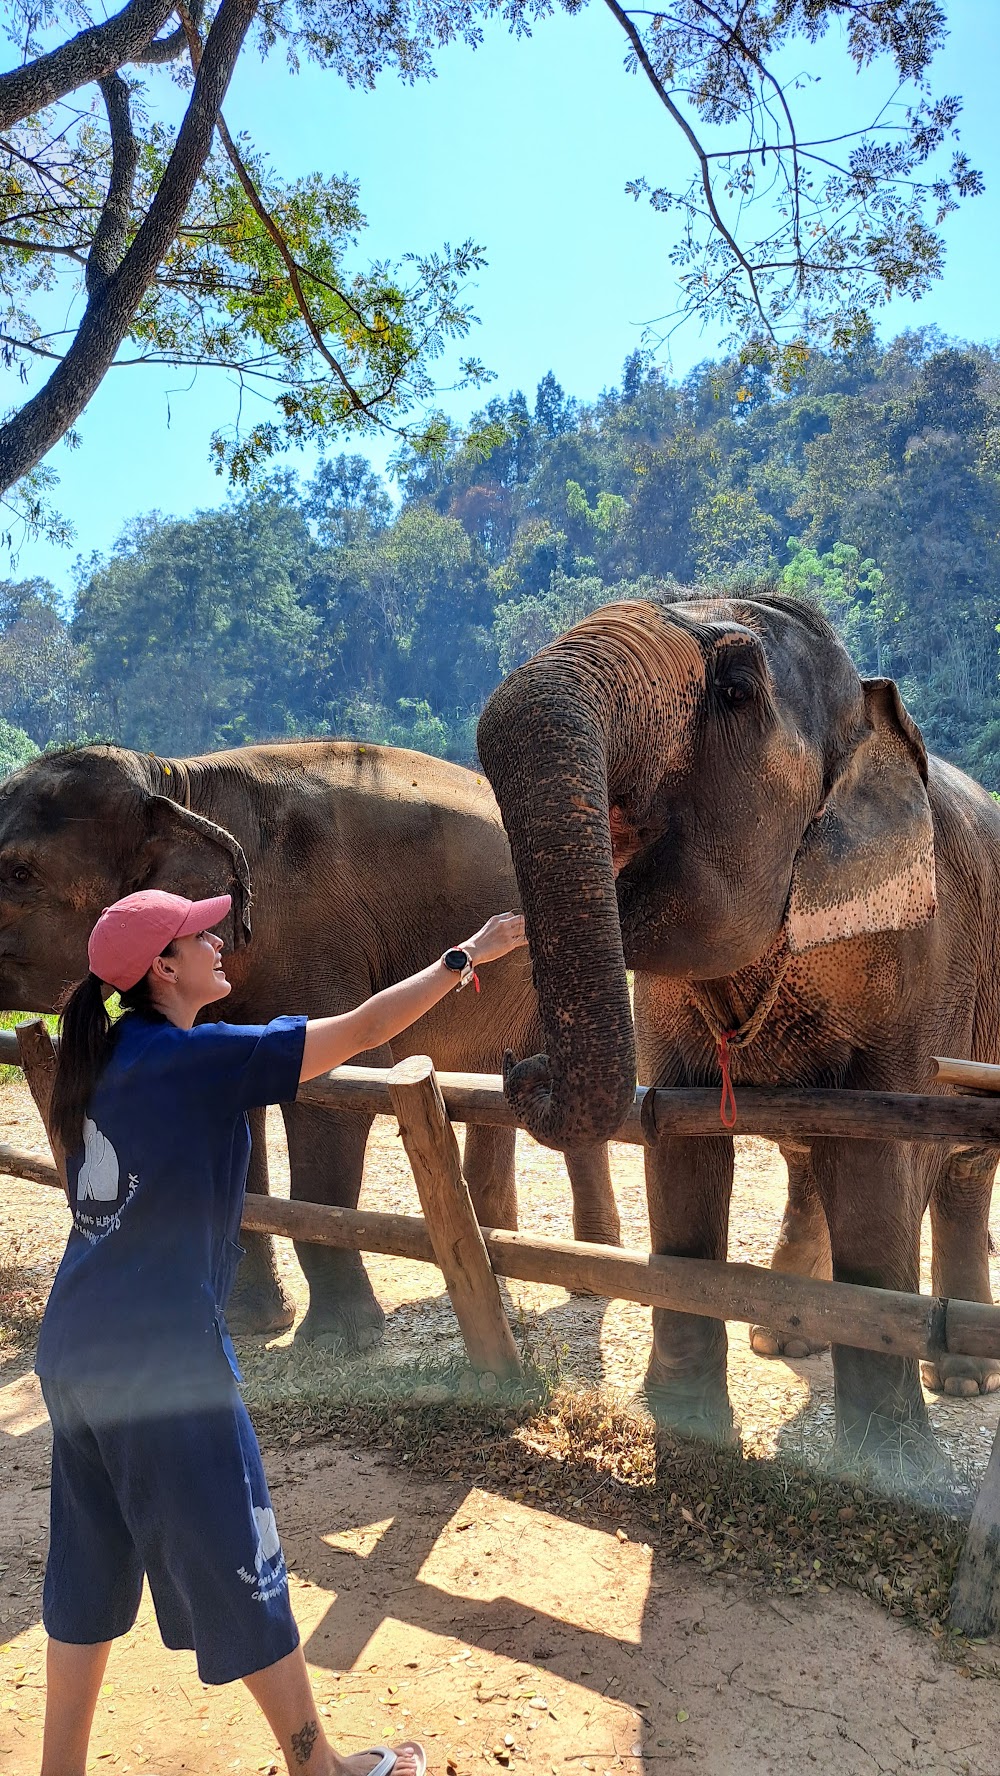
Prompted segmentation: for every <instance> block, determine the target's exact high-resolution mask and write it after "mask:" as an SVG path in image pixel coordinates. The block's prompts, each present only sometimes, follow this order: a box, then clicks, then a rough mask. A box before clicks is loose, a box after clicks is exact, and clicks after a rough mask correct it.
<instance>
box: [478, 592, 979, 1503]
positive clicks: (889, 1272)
mask: <svg viewBox="0 0 1000 1776" xmlns="http://www.w3.org/2000/svg"><path fill="white" fill-rule="evenodd" d="M479 751H480V756H481V758H482V760H483V764H484V767H485V769H486V772H487V775H488V776H489V778H490V781H491V782H492V784H493V787H494V789H495V791H496V794H497V800H498V802H499V804H500V809H501V812H502V814H503V818H504V823H505V825H506V827H507V831H508V834H509V836H510V840H511V848H512V851H513V856H514V864H515V868H516V871H517V878H518V883H519V886H520V890H521V898H522V905H523V907H524V913H525V920H526V925H527V932H528V939H529V944H530V948H531V955H532V962H533V967H534V974H535V981H536V985H537V987H538V994H539V1011H540V1017H541V1023H542V1030H543V1034H544V1045H543V1047H542V1049H541V1051H540V1052H539V1054H537V1055H535V1056H534V1057H532V1058H530V1059H529V1060H528V1061H526V1062H525V1063H523V1064H522V1066H521V1067H519V1068H513V1069H512V1070H511V1071H510V1073H509V1076H508V1079H507V1091H508V1096H509V1097H510V1100H511V1102H512V1103H513V1104H515V1105H516V1106H517V1108H518V1112H519V1114H520V1115H521V1116H522V1117H523V1119H524V1120H525V1122H526V1123H527V1125H528V1127H529V1128H530V1129H531V1132H532V1133H534V1134H535V1135H536V1136H537V1137H538V1138H539V1139H540V1140H543V1141H546V1142H548V1143H549V1145H551V1146H556V1147H558V1146H561V1145H564V1144H565V1143H566V1141H567V1140H572V1141H575V1142H580V1141H586V1140H588V1139H590V1140H601V1139H604V1138H606V1137H607V1136H609V1135H610V1134H611V1133H612V1132H613V1127H614V1123H615V1119H616V1118H620V1116H621V1114H622V1110H623V1107H624V1106H625V1105H627V1103H628V1101H629V1099H630V1097H631V1094H632V1091H633V1089H634V1085H635V1080H636V1075H637V1073H638V1077H639V1078H640V1079H642V1080H644V1081H648V1082H651V1083H659V1084H662V1085H710V1084H713V1083H718V1081H719V1078H720V1063H719V1050H718V1047H717V1039H718V1035H719V1033H720V1032H721V1031H725V1030H729V1031H740V1030H743V1031H744V1032H746V1031H747V1030H750V1031H751V1034H750V1035H749V1036H748V1038H747V1042H746V1045H745V1046H742V1047H741V1046H740V1044H739V1042H737V1044H736V1046H735V1047H734V1048H733V1051H732V1059H731V1064H732V1077H733V1081H734V1083H735V1087H736V1094H737V1099H738V1096H739V1088H740V1085H741V1084H748V1085H749V1084H759V1085H784V1086H822V1087H838V1086H839V1087H851V1088H855V1089H869V1090H883V1091H916V1092H924V1091H933V1090H935V1089H940V1088H939V1087H936V1086H935V1084H934V1081H933V1080H932V1077H931V1065H930V1057H931V1055H932V1054H935V1053H946V1054H952V1055H959V1056H973V1057H974V1058H976V1059H978V1060H987V1061H997V1060H1000V978H998V964H997V955H996V937H995V934H996V930H997V927H998V920H1000V809H998V807H997V806H996V804H995V803H994V802H993V801H992V800H991V798H990V797H989V796H988V795H986V794H985V792H984V791H983V790H982V789H980V788H979V787H978V785H976V784H975V783H973V782H972V781H971V780H970V779H969V778H967V777H965V776H963V775H962V773H961V772H959V771H956V770H954V769H953V768H952V767H951V766H949V765H947V764H945V763H943V762H942V761H940V760H936V759H932V760H930V761H929V762H928V759H927V755H926V752H925V749H924V745H923V741H922V738H921V736H920V733H919V730H918V729H917V727H916V726H915V724H914V722H913V721H912V720H911V718H910V716H909V715H908V713H907V711H906V710H905V708H904V707H903V704H902V702H901V700H900V698H899V694H898V692H897V690H896V687H895V685H894V684H892V683H891V681H889V680H885V679H876V680H870V681H867V682H863V681H862V680H861V679H860V678H859V677H858V674H857V672H856V671H855V669H854V666H853V665H852V663H851V661H850V659H849V657H848V655H847V653H846V652H845V650H844V648H843V646H842V644H841V643H840V641H839V640H838V638H837V637H836V635H835V634H834V632H833V630H832V629H831V628H830V626H829V625H828V624H827V623H826V622H825V620H824V619H823V618H822V617H821V616H820V615H819V614H818V613H817V612H816V611H814V610H813V609H812V608H811V607H810V606H808V605H807V604H804V603H800V602H798V601H795V600H790V599H783V598H780V597H777V596H771V595H768V596H762V597H759V598H746V599H739V598H734V599H722V598H712V597H707V596H705V597H702V596H698V595H694V596H691V595H686V594H679V595H678V594H673V595H669V594H663V595H662V596H656V597H651V598H649V599H648V600H638V601H631V602H627V603H622V604H619V605H612V606H608V607H607V608H606V609H604V610H601V611H597V612H595V613H594V615H593V616H591V617H588V618H586V619H585V620H584V621H583V622H582V623H580V624H578V625H577V626H576V627H575V628H574V629H572V630H570V631H568V633H567V634H566V635H564V636H562V637H560V638H559V639H558V640H556V641H555V642H553V643H552V644H550V645H549V646H548V647H547V648H545V649H543V650H542V652H541V653H540V654H538V655H536V656H535V657H534V659H532V660H529V661H528V662H527V663H526V664H525V665H524V666H522V667H519V668H518V669H517V670H516V671H515V672H513V673H512V674H511V675H510V676H509V678H507V679H506V680H505V681H504V683H503V684H502V685H500V686H499V687H498V689H497V690H496V691H495V692H494V694H493V696H492V697H491V699H490V701H489V703H488V704H487V706H486V709H485V710H484V712H483V716H482V719H481V722H480V726H479ZM627 966H628V967H632V968H633V969H634V970H635V1020H634V1034H633V1025H632V1022H631V1019H630V1016H629V1009H628V996H627V986H626V975H625V970H626V967H627ZM758 1008H762V1011H761V1015H760V1016H759V1017H755V1016H754V1014H755V1012H757V1011H758ZM997 1157H998V1154H997V1151H996V1150H994V1149H986V1148H974V1149H973V1148H965V1149H949V1148H948V1147H947V1146H945V1145H944V1144H926V1145H924V1146H922V1147H919V1148H911V1147H906V1146H900V1145H898V1144H896V1145H894V1144H892V1143H891V1142H877V1141H856V1140H852V1141H835V1140H816V1141H813V1142H811V1143H805V1144H803V1145H802V1146H801V1147H797V1148H796V1150H795V1152H794V1153H793V1154H792V1156H791V1162H790V1184H791V1189H790V1198H789V1207H788V1210H787V1212H786V1216H785V1221H784V1224H783V1228H782V1235H781V1238H780V1240H779V1245H778V1249H777V1252H776V1263H777V1265H778V1267H779V1268H784V1269H796V1270H801V1271H802V1272H804V1273H805V1274H811V1275H822V1274H829V1273H830V1272H829V1268H828V1267H831V1266H832V1273H833V1275H834V1276H835V1277H837V1278H839V1279H841V1280H843V1281H849V1282H858V1283H869V1284H874V1285H876V1286H879V1287H884V1288H894V1289H903V1290H915V1289H916V1288H917V1287H918V1283H919V1229H920V1220H921V1216H922V1213H923V1210H924V1208H925V1207H926V1206H927V1205H928V1203H929V1204H930V1208H931V1215H932V1223H933V1238H934V1267H935V1279H934V1286H935V1289H936V1290H937V1291H938V1292H940V1293H942V1294H945V1295H956V1296H963V1297H965V1298H967V1299H972V1300H984V1301H988V1300H989V1299H990V1290H989V1270H988V1232H987V1218H988V1214H989V1201H990V1191H991V1187H992V1179H993V1173H994V1170H995V1167H996V1162H997ZM732 1167H733V1143H732V1139H731V1137H730V1136H729V1135H728V1134H727V1133H726V1132H725V1130H724V1129H722V1128H721V1127H720V1132H719V1135H718V1137H710V1138H703V1139H678V1138H670V1139H660V1140H659V1141H656V1142H655V1143H654V1144H653V1145H651V1146H650V1147H649V1148H648V1150H647V1163H646V1182H647V1194H648V1200H649V1212H650V1227H651V1231H652V1241H653V1250H654V1251H655V1252H660V1253H671V1254H676V1255H680V1256H685V1255H688V1256H692V1257H700V1258H712V1259H722V1258H724V1257H725V1255H726V1240H727V1229H728V1212H729V1199H730V1192H731V1188H732ZM770 1336H771V1335H769V1334H768V1333H767V1331H766V1329H765V1328H755V1331H754V1338H755V1342H756V1343H757V1344H758V1347H759V1348H761V1349H766V1348H768V1340H769V1338H770ZM786 1348H787V1347H786ZM788 1354H791V1352H790V1351H789V1353H788ZM799 1354H804V1353H799ZM834 1367H835V1377H836V1395H837V1423H838V1431H839V1436H840V1440H841V1443H842V1445H843V1446H844V1447H846V1449H847V1450H849V1451H850V1452H853V1453H854V1454H855V1455H857V1456H858V1457H860V1458H861V1459H862V1460H868V1459H874V1460H876V1461H881V1460H883V1459H885V1460H888V1461H891V1462H892V1463H893V1464H894V1465H895V1466H896V1467H897V1468H898V1466H899V1464H900V1462H902V1465H903V1467H904V1468H907V1469H909V1470H912V1471H916V1472H919V1471H922V1470H923V1469H924V1468H925V1466H926V1464H927V1463H928V1462H932V1463H933V1461H934V1460H935V1455H934V1449H933V1443H932V1440H931V1437H930V1432H929V1428H928V1423H927V1415H926V1408H925V1406H924V1400H923V1395H922V1392H921V1389H920V1385H919V1379H918V1375H917V1366H916V1364H915V1363H914V1362H909V1361H903V1360H901V1359H898V1358H890V1357H882V1356H878V1355H874V1354H866V1353H864V1352H858V1351H851V1350H845V1349H837V1350H835V1352H834ZM925 1378H926V1379H927V1380H928V1381H929V1382H930V1383H931V1385H936V1386H941V1387H945V1388H947V1389H949V1391H955V1392H959V1393H961V1392H975V1391H978V1390H979V1389H983V1390H984V1391H986V1390H988V1389H990V1388H992V1387H994V1386H996V1385H997V1384H998V1382H1000V1366H998V1365H997V1364H996V1363H992V1362H981V1363H980V1362H976V1363H970V1362H966V1361H965V1360H964V1359H961V1360H960V1359H954V1358H949V1359H943V1360H942V1361H941V1362H940V1363H938V1364H937V1365H934V1366H933V1369H932V1370H931V1371H928V1372H926V1373H925ZM647 1387H648V1393H649V1397H650V1400H651V1402H652V1404H653V1405H654V1407H655V1408H656V1410H657V1411H658V1412H659V1413H660V1414H661V1415H662V1417H663V1418H664V1419H665V1420H667V1421H669V1422H670V1423H671V1424H673V1425H674V1426H675V1427H677V1428H678V1429H680V1430H682V1431H684V1430H689V1431H694V1432H696V1433H698V1434H706V1433H710V1434H714V1435H718V1436H721V1437H729V1436H731V1435H732V1414H731V1409H730V1405H729V1400H728V1393H727V1387H726V1342H725V1332H724V1328H721V1327H719V1326H716V1325H715V1324H714V1323H713V1322H712V1321H710V1320H707V1319H702V1318H699V1317H697V1316H691V1315H680V1314H671V1313H667V1312H661V1311H659V1310H657V1311H656V1312H655V1313H654V1315H653V1351H652V1356H651V1360H650V1365H649V1372H648V1377H647Z"/></svg>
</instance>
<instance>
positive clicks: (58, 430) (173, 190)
mask: <svg viewBox="0 0 1000 1776" xmlns="http://www.w3.org/2000/svg"><path fill="white" fill-rule="evenodd" d="M256 10H257V0H222V4H221V6H220V7H219V10H218V13H217V14H216V17H215V22H214V24H213V25H212V29H211V30H210V32H209V34H208V41H207V42H206V44H205V53H204V56H203V57H202V62H201V67H200V68H199V70H198V73H197V76H196V78H195V83H194V90H193V92H192V94H191V100H190V103H189V105H188V108H187V111H186V112H185V115H184V121H183V123H182V124H181V127H180V131H179V134H178V137H177V143H176V146H175V148H174V152H173V154H172V155H171V157H170V160H169V162H168V163H167V167H166V170H165V172H164V174H163V178H162V180H161V181H160V187H159V190H158V191H157V193H156V196H155V197H154V199H153V201H152V203H151V204H150V207H149V211H148V214H147V216H146V218H145V221H144V222H143V224H142V227H141V228H140V229H139V232H138V234H137V235H136V237H135V239H134V241H133V242H132V245H131V246H130V248H129V250H128V252H127V253H126V254H125V257H124V259H123V260H122V262H121V264H120V266H119V267H118V269H117V271H116V272H114V274H113V275H112V276H111V277H109V278H108V279H107V280H106V282H105V283H104V284H103V286H102V288H101V289H100V290H99V291H98V292H97V293H96V294H95V295H93V296H92V297H91V299H90V301H89V302H88V304H87V308H86V311H85V313H84V316H83V320H82V321H81V323H80V327H79V330H78V332H77V335H76V338H75V339H74V341H73V343H72V345H71V346H70V348H69V350H68V351H67V353H66V356H65V357H64V358H63V361H62V363H61V364H60V365H59V367H58V369H57V370H55V371H54V372H53V374H52V376H51V377H50V378H49V380H48V382H47V383H46V384H45V386H44V388H42V389H40V390H39V392H38V393H37V395H34V396H33V397H32V399H31V400H30V401H28V402H27V403H26V405H25V406H24V407H22V409H21V411H20V412H19V413H17V414H15V415H14V417H13V418H12V419H10V420H8V421H7V423H6V424H5V425H3V426H0V492H3V491H4V490H5V489H6V488H8V487H10V486H11V485H12V484H13V483H14V482H15V481H17V480H19V479H20V477H21V476H22V475H25V474H27V472H28V470H29V469H32V468H34V466H35V464H36V463H37V462H39V461H40V460H41V458H42V457H43V456H44V455H45V453H46V451H47V450H50V449H51V447H52V445H53V444H54V443H56V442H57V440H58V439H59V438H61V437H62V436H63V434H64V433H65V432H66V431H67V430H68V429H69V427H70V426H71V425H72V424H73V423H74V421H75V420H77V419H78V418H79V416H80V414H81V413H82V411H83V409H84V407H86V405H87V402H88V401H89V400H90V398H91V396H92V395H93V393H94V391H95V390H96V389H97V388H98V387H99V385H100V382H101V379H102V377H103V376H104V374H105V372H106V371H107V370H108V368H109V366H110V365H111V363H112V362H113V361H114V357H115V354H116V352H117V351H118V348H119V346H120V345H121V343H122V341H123V339H125V337H126V335H127V333H128V331H129V328H130V326H131V325H132V322H133V320H134V318H135V313H136V310H137V309H138V307H139V304H140V302H141V301H142V298H143V296H144V294H145V292H146V290H147V289H148V287H149V285H150V283H151V282H152V281H153V278H154V277H155V275H156V269H157V267H158V265H159V263H160V261H161V259H162V258H163V256H164V254H165V253H166V251H167V248H168V247H169V245H170V243H171V241H172V240H173V239H174V238H175V236H176V234H177V231H178V229H179V227H180V224H181V222H182V220H183V217H184V212H185V210H186V209H187V206H188V204H189V203H190V201H191V195H192V192H193V191H194V188H195V185H196V184H197V181H198V178H199V176H200V174H201V171H202V168H203V167H204V165H205V161H206V159H207V158H208V155H209V152H210V150H211V146H212V138H213V136H214V134H215V126H216V122H217V120H218V116H219V111H220V110H221V107H222V101H223V98H224V97H225V93H226V89H227V87H228V85H229V81H230V79H231V77H232V72H233V68H234V67H235V65H236V61H237V58H238V56H239V53H240V50H241V49H242V47H243V42H244V39H245V37H246V34H247V32H248V30H249V29H250V25H251V23H252V22H253V17H254V14H255V12H256Z"/></svg>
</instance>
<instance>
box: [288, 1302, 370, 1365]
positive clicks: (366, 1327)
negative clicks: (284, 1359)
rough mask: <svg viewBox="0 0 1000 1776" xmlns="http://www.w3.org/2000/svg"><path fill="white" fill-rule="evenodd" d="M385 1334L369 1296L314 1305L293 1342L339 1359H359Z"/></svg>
mask: <svg viewBox="0 0 1000 1776" xmlns="http://www.w3.org/2000/svg"><path fill="white" fill-rule="evenodd" d="M384 1332H385V1314H384V1313H383V1312H382V1309H381V1308H380V1307H379V1304H378V1302H377V1301H376V1300H375V1299H374V1297H370V1298H369V1299H368V1300H363V1299H362V1300H359V1301H347V1302H345V1301H340V1302H338V1303H337V1304H336V1305H331V1306H321V1305H319V1304H314V1305H313V1306H312V1307H310V1309H309V1311H308V1313H307V1314H306V1316H305V1319H304V1320H303V1321H302V1324H301V1326H300V1327H299V1329H298V1331H297V1332H296V1334H295V1341H296V1343H298V1341H299V1339H301V1340H302V1342H303V1343H304V1344H311V1345H313V1346H315V1348H316V1349H317V1350H325V1351H332V1352H335V1353H336V1355H337V1356H339V1357H360V1356H362V1355H363V1354H364V1352H365V1351H370V1350H374V1349H375V1347H376V1345H379V1344H381V1342H382V1337H383V1334H384Z"/></svg>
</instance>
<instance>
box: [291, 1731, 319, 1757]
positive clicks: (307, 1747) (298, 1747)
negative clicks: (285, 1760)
mask: <svg viewBox="0 0 1000 1776" xmlns="http://www.w3.org/2000/svg"><path fill="white" fill-rule="evenodd" d="M318 1738H319V1727H318V1726H317V1724H316V1722H315V1721H314V1720H307V1721H306V1722H305V1724H304V1726H302V1727H300V1728H299V1731H298V1732H297V1733H293V1734H292V1751H293V1752H294V1754H295V1762H296V1763H297V1764H307V1763H308V1762H309V1759H310V1758H311V1757H312V1754H313V1747H314V1745H315V1744H316V1741H317V1739H318Z"/></svg>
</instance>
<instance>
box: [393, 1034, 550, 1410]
mask: <svg viewBox="0 0 1000 1776" xmlns="http://www.w3.org/2000/svg"><path fill="white" fill-rule="evenodd" d="M386 1084H387V1085H388V1088H389V1095H390V1097H391V1099H392V1104H393V1108H394V1110H395V1112H396V1115H397V1116H398V1118H399V1132H400V1134H401V1135H402V1137H403V1146H404V1147H405V1148H406V1152H407V1157H408V1158H409V1161H410V1165H411V1166H412V1167H413V1176H414V1178H415V1179H416V1185H417V1195H418V1196H419V1198H420V1206H421V1208H422V1209H423V1211H424V1221H425V1223H426V1227H427V1231H428V1233H429V1234H430V1239H431V1244H432V1246H433V1248H434V1256H435V1258H436V1260H437V1263H438V1265H439V1266H440V1268H441V1270H442V1271H443V1273H444V1280H445V1283H446V1284H447V1288H448V1294H449V1295H450V1296H451V1304H452V1307H453V1308H454V1309H455V1317H456V1319H457V1320H458V1323H459V1325H460V1326H461V1328H462V1337H463V1338H464V1339H465V1348H466V1350H467V1351H468V1353H469V1362H470V1363H471V1364H472V1367H473V1369H476V1370H478V1372H479V1373H480V1374H481V1375H487V1374H492V1375H495V1376H496V1377H497V1380H498V1381H512V1380H514V1379H515V1378H516V1377H517V1376H519V1375H521V1374H522V1373H523V1371H522V1367H521V1358H520V1355H519V1352H518V1348H517V1345H516V1344H515V1343H514V1335H513V1333H512V1332H511V1329H510V1324H509V1322H508V1319H507V1315H506V1314H505V1313H504V1309H503V1302H502V1301H501V1299H500V1290H499V1287H498V1285H497V1279H496V1277H495V1275H494V1273H493V1268H492V1266H491V1264H490V1261H489V1257H488V1256H487V1252H486V1247H485V1245H484V1244H483V1236H482V1233H481V1231H480V1227H479V1222H478V1221H477V1220H476V1211H475V1209H474V1208H473V1206H472V1198H471V1196H470V1195H469V1186H468V1184H467V1183H466V1181H465V1177H464V1175H463V1172H462V1161H461V1158H460V1156H459V1151H458V1142H457V1141H456V1139H455V1131H454V1129H453V1128H452V1126H451V1123H450V1122H449V1120H448V1112H447V1110H446V1109H445V1107H444V1102H443V1100H442V1097H441V1093H440V1091H439V1090H438V1084H437V1079H436V1077H435V1074H434V1063H433V1061H431V1060H430V1059H429V1057H428V1056H427V1055H413V1056H412V1057H411V1059H409V1060H406V1061H400V1063H399V1065H398V1066H397V1067H393V1068H392V1069H391V1071H390V1072H389V1074H388V1076H387V1080H386Z"/></svg>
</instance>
